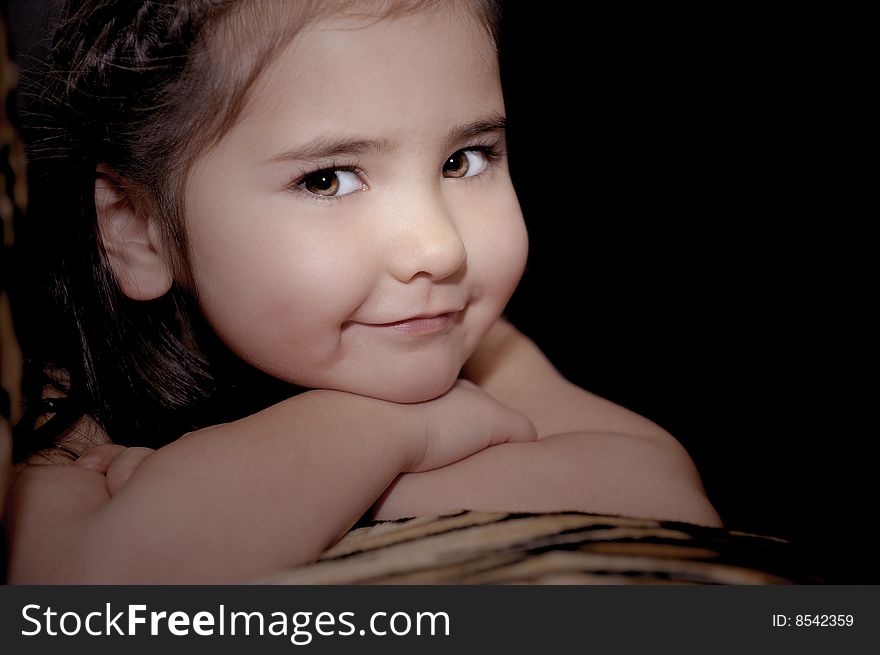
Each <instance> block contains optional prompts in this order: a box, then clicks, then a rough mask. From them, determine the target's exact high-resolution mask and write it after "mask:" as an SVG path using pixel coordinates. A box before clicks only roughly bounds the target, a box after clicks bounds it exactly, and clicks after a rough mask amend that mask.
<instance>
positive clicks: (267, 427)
mask: <svg viewBox="0 0 880 655" xmlns="http://www.w3.org/2000/svg"><path fill="white" fill-rule="evenodd" d="M533 438H534V429H533V428H532V427H531V425H530V424H529V422H528V420H527V419H525V418H524V417H522V416H521V415H518V414H516V413H514V412H511V411H510V410H508V409H506V408H504V407H502V406H501V405H500V404H499V403H497V402H496V401H494V400H492V399H491V398H490V397H489V396H488V395H487V394H485V393H483V392H482V391H480V390H479V389H478V388H476V386H474V385H472V384H468V383H465V384H462V383H458V384H456V386H455V387H453V389H452V390H451V391H450V392H449V393H447V394H446V395H445V396H443V397H441V398H439V399H436V400H433V401H430V402H429V403H421V404H417V405H398V404H395V403H388V402H384V401H379V400H375V399H371V398H365V397H362V396H356V395H353V394H346V393H341V392H335V391H311V392H307V393H304V394H301V395H299V396H296V397H294V398H291V399H289V400H287V401H284V402H282V403H279V404H277V405H275V406H273V407H270V408H268V409H266V410H264V411H262V412H259V413H258V414H255V415H253V416H250V417H247V418H245V419H242V420H240V421H235V422H233V423H228V424H223V425H218V426H214V427H211V428H208V429H205V430H200V431H198V432H194V433H190V434H188V435H185V436H183V437H181V438H180V439H178V440H177V441H175V442H173V443H171V444H169V445H168V446H165V447H163V448H161V449H159V450H158V451H156V452H155V453H152V454H151V455H150V456H149V457H146V458H144V459H143V460H142V461H141V462H140V464H139V465H138V466H137V468H136V469H135V470H134V472H133V473H132V474H131V477H130V478H129V479H128V480H127V482H126V483H125V484H124V486H123V487H122V488H121V489H119V490H118V492H117V493H116V495H113V496H112V497H111V495H110V493H109V491H108V489H107V487H106V485H105V482H104V475H103V474H102V473H101V471H100V467H94V468H91V467H89V466H71V465H47V466H30V467H27V468H26V469H25V470H24V471H23V472H22V473H21V474H20V475H19V476H18V478H17V479H16V481H15V483H14V484H13V487H12V489H11V492H10V502H9V513H8V515H7V519H8V527H9V582H10V583H90V584H102V583H158V584H161V583H171V582H173V583H211V582H224V583H231V582H243V581H248V580H252V579H254V578H256V577H258V576H260V575H262V574H265V573H267V572H270V571H274V570H277V569H279V568H282V567H285V566H291V565H294V564H298V563H302V562H305V561H309V560H311V559H314V557H316V556H317V555H318V554H319V553H320V552H321V551H322V550H323V549H324V548H326V547H327V546H328V545H329V544H330V543H332V542H333V541H334V540H335V539H336V538H337V537H338V536H339V535H340V534H342V533H343V532H344V531H345V530H347V529H348V528H349V527H350V526H351V525H352V524H353V523H354V522H355V521H356V520H357V519H358V518H359V517H360V516H361V515H362V514H363V513H364V511H365V510H366V509H367V508H368V507H369V506H370V504H371V503H372V502H373V501H374V500H375V499H376V498H377V497H378V496H379V495H380V494H381V493H382V491H383V490H384V489H385V488H386V487H387V486H388V484H389V483H390V482H391V481H393V480H394V478H395V477H396V476H397V475H398V474H399V473H400V472H402V471H418V470H428V469H431V468H434V467H437V466H444V465H446V464H449V463H450V462H453V461H456V460H458V459H461V458H463V457H466V456H468V455H470V454H472V453H474V452H476V451H478V450H481V449H483V448H486V447H488V446H490V445H493V444H496V443H501V442H503V441H506V440H508V439H512V440H518V439H533ZM72 490H75V491H76V494H72V493H70V492H71V491H72Z"/></svg>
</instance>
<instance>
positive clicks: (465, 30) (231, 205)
mask: <svg viewBox="0 0 880 655" xmlns="http://www.w3.org/2000/svg"><path fill="white" fill-rule="evenodd" d="M351 27H352V24H351V23H350V22H347V21H346V20H344V19H341V18H332V19H328V20H326V21H321V22H319V23H315V24H314V25H312V26H311V27H309V28H308V29H306V30H305V31H304V32H302V33H301V34H300V35H299V36H298V37H297V39H296V40H295V41H294V42H293V43H292V44H291V46H290V47H289V48H287V49H286V50H284V51H283V52H282V53H281V54H280V55H279V57H278V59H277V60H275V61H274V62H273V63H272V65H271V66H270V67H269V69H268V70H267V71H266V73H265V76H264V77H262V78H261V79H260V80H259V81H258V83H257V85H256V86H255V87H254V89H253V90H252V95H251V96H250V100H249V102H248V104H247V106H246V108H245V111H244V113H243V115H242V116H241V119H240V121H239V123H238V124H237V125H236V126H235V127H234V128H233V129H232V130H231V131H230V132H229V133H228V134H226V135H225V137H224V138H223V139H222V140H221V141H220V142H219V143H218V144H217V145H216V146H215V147H214V148H212V149H211V150H209V151H208V152H207V153H205V154H204V155H203V156H202V157H201V158H200V159H199V160H198V161H197V163H196V165H195V167H194V168H193V170H192V172H191V174H190V176H189V178H188V179H187V185H186V193H187V195H186V210H187V211H186V216H187V230H188V233H189V237H190V242H191V253H190V254H191V258H192V261H193V264H194V269H195V270H194V274H195V280H196V284H197V288H198V292H199V297H200V302H201V304H202V308H203V310H204V312H205V314H206V316H207V318H208V320H209V322H210V323H211V325H212V326H213V327H214V329H215V330H216V331H217V333H218V334H219V335H220V336H221V337H222V338H223V339H224V341H225V342H226V343H227V345H229V347H230V348H231V349H233V350H234V351H235V352H236V353H238V354H239V355H240V356H241V357H242V358H244V359H246V360H247V361H249V362H251V363H253V364H254V365H255V366H258V367H259V368H261V369H263V370H264V371H267V372H269V373H271V374H273V375H275V376H277V377H279V378H283V379H285V380H288V381H291V382H295V383H297V384H299V385H302V386H306V387H311V388H313V389H315V391H309V392H307V393H305V394H301V395H299V396H296V397H294V398H291V399H289V400H287V401H284V402H283V403H279V404H278V405H275V406H273V407H271V408H268V409H267V410H264V411H263V412H260V413H258V414H255V415H253V416H251V417H245V418H243V419H241V420H240V421H235V422H232V423H229V424H223V425H219V426H215V427H212V428H208V429H207V430H201V431H197V432H195V433H191V434H189V435H185V436H184V437H182V438H181V439H179V440H177V441H175V442H173V443H172V444H169V445H168V446H166V447H164V448H161V449H159V450H158V451H155V452H154V451H150V450H149V449H134V448H129V449H125V448H122V447H120V446H117V445H113V444H110V443H105V444H104V445H100V446H98V447H97V448H93V449H91V450H89V451H88V452H87V453H86V454H85V455H84V456H83V457H81V458H80V459H79V460H78V461H77V462H76V464H75V465H73V466H70V465H50V466H31V467H27V468H26V469H25V470H24V471H23V472H21V474H20V475H19V476H18V479H17V481H16V483H15V485H14V487H13V491H12V494H11V500H10V508H11V509H10V513H9V514H10V521H9V526H10V529H9V533H10V555H11V557H10V581H11V582H38V581H42V582H84V581H86V582H93V583H99V582H234V581H247V580H250V579H253V578H255V577H257V576H259V575H262V574H265V573H269V572H271V571H273V570H277V569H278V568H280V567H283V566H290V565H293V564H297V563H301V562H307V561H310V560H312V559H314V558H315V557H316V556H317V555H318V554H319V553H320V552H321V551H322V550H323V549H324V548H326V547H327V546H328V545H329V544H330V543H332V542H333V541H334V540H335V539H336V538H337V537H338V536H339V535H340V534H341V533H342V532H344V531H345V530H347V529H348V527H350V526H351V525H352V523H353V522H354V521H355V520H356V519H357V518H359V517H360V516H361V515H363V514H364V513H368V514H370V515H372V516H375V517H378V518H395V517H400V516H412V515H417V514H432V513H436V512H440V511H445V510H448V509H455V508H459V507H464V508H472V509H489V510H518V511H544V510H559V509H572V510H581V511H589V512H598V513H620V514H627V515H631V516H643V517H654V518H674V519H680V520H686V521H691V522H695V523H702V524H706V525H718V524H719V521H718V516H717V514H715V512H714V510H713V509H712V507H711V505H710V504H709V502H708V501H707V500H706V497H705V494H704V493H703V490H702V487H701V485H700V480H699V476H698V475H697V473H696V470H695V469H694V467H693V464H692V463H691V461H690V459H689V458H688V456H687V454H686V453H685V452H684V450H683V449H682V448H681V446H680V445H679V444H678V442H677V441H676V440H675V439H674V438H673V437H672V436H671V435H669V434H668V433H666V432H665V431H664V430H662V429H661V428H659V427H658V426H656V425H654V424H653V423H651V422H650V421H648V420H647V419H644V418H643V417H640V416H638V415H636V414H634V413H632V412H629V411H628V410H626V409H624V408H622V407H619V406H617V405H614V404H613V403H610V402H608V401H606V400H603V399H601V398H598V397H597V396H595V395H593V394H590V393H589V392H587V391H585V390H582V389H579V388H577V387H575V386H574V385H571V384H570V383H569V382H568V381H566V380H565V379H564V378H562V376H560V375H559V374H558V372H557V371H556V370H555V369H554V368H553V366H552V365H551V364H550V363H549V362H548V361H547V359H546V358H545V357H544V356H543V354H542V353H541V352H540V350H539V349H538V348H537V347H536V346H535V345H534V344H533V343H532V342H531V341H529V340H528V339H527V338H526V337H525V336H524V335H522V334H521V333H520V332H519V331H517V330H516V329H515V328H514V327H513V326H511V325H510V324H509V323H507V322H506V321H504V320H501V319H499V317H500V315H501V312H502V310H503V307H504V305H505V304H506V302H507V300H508V299H509V296H510V294H511V293H512V292H513V289H514V287H515V286H516V284H517V282H518V280H519V278H520V275H521V273H522V269H523V266H524V262H525V257H526V250H527V240H526V234H525V230H524V227H523V221H522V215H521V213H520V210H519V205H518V203H517V200H516V196H515V193H514V191H513V188H512V186H511V183H510V178H509V174H508V171H507V166H506V161H505V159H504V158H503V156H502V157H500V158H498V159H496V160H494V161H493V162H492V166H489V167H486V166H484V164H485V163H488V162H487V161H484V160H482V159H481V156H480V155H479V154H478V152H477V151H476V150H475V148H476V147H481V146H485V145H486V144H488V143H490V142H493V143H495V145H496V146H499V143H497V142H500V141H501V140H502V139H503V135H501V134H500V133H498V132H497V131H494V132H492V133H487V134H481V135H478V136H476V137H473V136H472V137H471V138H456V139H450V138H449V134H450V133H452V132H454V131H455V129H456V128H461V127H462V126H464V125H468V124H473V123H474V122H475V121H484V120H485V119H486V117H487V116H492V115H496V116H497V115H503V110H504V106H503V98H502V95H501V87H500V82H499V78H498V70H497V64H496V60H495V55H494V52H493V50H492V48H491V43H490V41H489V39H488V37H487V36H486V35H485V33H484V32H483V31H482V28H481V27H480V26H479V25H478V24H477V22H476V21H475V20H474V19H473V18H472V17H471V16H469V15H465V14H456V13H454V12H453V13H442V14H440V13H419V14H413V15H407V16H403V17H398V18H394V19H387V20H383V21H378V22H374V23H371V24H370V25H369V26H366V27H364V26H363V25H359V26H358V27H359V29H355V30H352V29H350V28H351ZM437 53H443V56H442V57H439V56H437ZM341 135H342V136H345V137H347V138H349V139H350V138H358V139H367V140H375V141H378V142H380V143H381V144H382V145H392V147H388V148H373V147H370V148H367V149H366V150H365V151H363V152H361V153H360V154H359V155H358V156H357V158H356V159H355V158H353V157H350V156H347V155H341V154H337V155H336V156H335V157H333V158H330V159H329V161H328V159H327V158H318V159H316V160H315V159H314V158H312V160H310V161H308V162H302V161H299V160H294V161H291V160H285V161H280V162H279V161H272V160H275V159H277V157H278V155H279V154H280V153H284V152H289V151H291V150H296V149H299V148H301V147H302V146H303V144H304V143H306V142H308V141H310V140H313V139H315V138H317V137H322V138H327V137H333V138H336V137H339V136H341ZM499 149H500V146H499ZM471 151H473V152H471ZM468 153H469V154H470V156H468ZM450 160H451V161H452V164H453V165H451V166H448V165H447V162H449V161H450ZM463 161H467V162H468V165H469V166H470V167H471V168H469V169H468V171H470V172H471V173H473V172H474V171H477V173H476V174H473V175H471V176H469V177H455V176H449V175H447V174H446V173H448V172H449V171H455V172H460V171H461V169H462V168H463V166H464V164H463ZM340 165H344V166H352V167H354V168H355V169H356V172H354V173H349V174H348V175H342V176H340V178H336V177H333V181H334V182H339V184H340V188H341V189H342V190H343V191H344V192H346V193H345V194H344V195H342V196H341V197H339V198H337V199H334V200H327V199H321V198H314V197H310V196H309V195H308V194H307V193H306V191H304V190H303V187H302V186H298V185H300V184H302V183H303V182H304V180H303V175H305V174H307V173H312V172H314V171H315V170H316V169H326V168H329V167H332V166H340ZM122 182H123V181H121V180H118V179H117V178H116V177H115V175H114V173H113V172H112V171H109V170H100V171H99V175H98V179H97V180H96V207H97V210H98V216H99V220H100V221H101V229H102V236H103V238H104V242H105V247H106V250H107V252H108V255H109V257H110V263H111V266H113V269H114V272H115V273H116V276H117V279H118V281H119V283H120V286H121V287H122V289H123V291H124V292H125V293H127V294H128V295H129V296H131V297H132V298H135V299H149V298H153V297H156V296H158V295H161V294H162V293H164V291H165V290H167V287H168V284H170V271H169V270H168V268H167V267H166V266H165V265H164V262H165V261H166V259H167V257H165V256H164V254H163V249H162V244H161V242H160V241H159V240H158V239H157V235H156V230H155V224H154V223H153V222H152V221H151V220H150V219H149V217H148V216H142V215H140V214H138V213H137V212H136V210H135V209H134V207H135V206H136V205H135V203H132V202H130V201H129V200H128V199H127V198H126V196H125V192H124V188H125V185H124V184H123V183H122ZM305 182H311V185H309V184H306V185H305V187H306V188H312V189H319V188H320V185H319V184H316V183H315V178H309V179H308V180H305ZM332 186H333V185H332V184H331V185H330V187H331V188H332ZM294 189H298V190H294ZM306 190H307V189H306ZM349 191H350V193H349ZM440 311H448V312H450V316H449V317H448V319H441V323H443V322H444V321H445V323H443V326H442V329H441V330H439V331H437V332H435V333H431V334H426V335H415V334H412V333H405V332H401V331H399V330H394V329H393V328H388V327H381V325H382V324H386V323H389V322H392V321H398V320H400V319H404V318H408V317H411V316H415V315H420V314H434V313H437V312H440ZM459 375H461V376H462V377H465V378H467V379H468V380H469V382H464V381H462V380H461V379H459ZM79 430H80V431H81V432H82V433H83V434H86V433H88V434H90V435H92V436H94V435H93V432H94V430H95V426H93V425H89V424H88V422H85V423H84V424H83V425H81V426H79ZM98 438H99V439H103V440H104V441H109V439H107V437H106V435H102V436H99V437H98ZM328 480H345V481H346V483H345V484H344V485H339V484H327V481H328ZM184 498H185V499H186V500H187V502H181V499H184ZM279 498H290V499H301V498H307V499H308V502H295V501H291V502H290V503H289V504H288V506H286V507H285V510H284V512H278V511H277V509H278V499H279ZM230 516H234V517H237V518H236V520H234V521H230V520H229V517H230ZM306 525H307V526H309V530H304V529H303V526H306ZM168 543H174V545H175V546H174V549H173V552H169V549H168V548H167V544H168ZM206 544H210V547H206Z"/></svg>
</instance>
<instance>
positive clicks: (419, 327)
mask: <svg viewBox="0 0 880 655" xmlns="http://www.w3.org/2000/svg"><path fill="white" fill-rule="evenodd" d="M444 9H447V10H446V11H440V12H432V13H430V14H428V13H418V14H414V15H408V16H404V17H398V18H391V19H385V20H381V21H378V22H375V23H373V24H370V25H368V26H364V24H363V22H361V23H357V24H356V23H352V22H351V21H350V20H348V21H346V20H344V19H342V18H333V19H327V20H322V21H319V22H316V23H314V24H311V25H310V26H309V27H307V28H306V29H305V30H303V31H302V32H300V34H299V35H298V37H297V38H296V39H295V40H294V41H293V43H292V44H291V45H290V46H289V47H287V49H286V50H284V51H282V53H281V54H280V55H279V56H278V58H277V59H276V60H274V61H273V63H272V64H271V65H270V67H269V68H268V69H267V70H266V71H265V73H264V74H263V75H262V76H261V78H260V79H259V80H258V82H257V84H256V85H255V86H254V87H253V88H252V90H251V94H250V96H249V98H248V102H247V105H246V107H245V109H244V111H243V112H242V115H241V118H240V120H239V121H238V123H237V124H236V125H235V127H233V129H232V130H231V131H230V132H228V133H227V134H226V135H225V136H224V138H223V139H222V140H221V141H220V143H219V144H218V145H217V146H216V147H214V148H213V149H211V150H209V151H208V152H207V153H206V154H205V155H204V156H203V157H202V158H201V159H200V160H199V161H198V162H197V163H196V165H195V166H194V168H193V170H192V173H191V175H190V177H189V179H188V181H187V190H186V220H187V230H188V235H189V239H190V249H191V250H190V254H191V259H192V262H193V268H194V274H195V280H196V286H197V289H198V292H199V296H200V303H201V306H202V309H203V311H204V312H205V315H206V317H207V319H208V321H209V322H210V323H211V325H212V326H213V327H214V329H215V330H216V331H217V333H218V334H219V336H220V338H221V339H222V340H223V341H224V342H225V343H226V344H227V346H229V347H230V348H231V349H232V350H233V351H234V352H236V353H237V354H238V355H239V356H240V357H242V358H243V359H245V360H246V361H248V362H250V363H251V364H253V365H254V366H256V367H257V368H259V369H261V370H263V371H265V372H266V373H269V374H271V375H273V376H275V377H277V378H280V379H283V380H286V381H288V382H291V383H294V384H298V385H301V386H304V387H309V388H326V389H338V390H341V391H348V392H352V393H358V394H362V395H366V396H372V397H376V398H382V399H385V400H390V401H395V402H420V401H424V400H429V399H431V398H434V397H436V396H438V395H441V394H443V393H445V392H446V391H447V390H448V389H449V388H450V387H451V386H452V384H453V383H454V382H455V380H456V377H457V376H458V373H459V370H460V369H461V367H462V365H463V364H464V362H465V361H466V360H467V358H468V357H469V356H470V355H471V354H472V353H473V352H474V350H475V348H476V346H477V344H478V342H479V341H480V340H481V338H482V337H483V336H484V335H485V334H486V332H487V331H488V330H489V328H490V327H491V325H492V323H493V322H494V321H495V320H496V319H497V318H498V316H499V315H500V314H501V312H502V310H503V309H504V307H505V305H506V303H507V301H508V299H509V298H510V295H511V294H512V293H513V290H514V288H515V287H516V284H517V282H518V281H519V279H520V276H521V275H522V271H523V268H524V266H525V260H526V253H527V249H528V245H527V237H526V231H525V227H524V224H523V219H522V214H521V212H520V208H519V204H518V202H517V198H516V195H515V193H514V190H513V187H512V185H511V181H510V177H509V173H508V169H507V162H506V158H505V157H504V131H503V128H502V126H501V125H502V122H503V116H504V102H503V98H502V94H501V86H500V82H499V75H498V68H497V61H496V56H495V53H494V50H493V44H492V42H491V40H490V38H489V37H488V36H487V35H486V33H485V32H484V30H483V28H482V26H481V25H480V24H479V23H478V22H477V20H476V19H475V18H473V17H471V16H470V15H468V14H466V13H464V12H457V13H451V12H450V11H449V10H448V5H447V6H444ZM417 317H422V318H426V319H427V320H414V319H415V318H417Z"/></svg>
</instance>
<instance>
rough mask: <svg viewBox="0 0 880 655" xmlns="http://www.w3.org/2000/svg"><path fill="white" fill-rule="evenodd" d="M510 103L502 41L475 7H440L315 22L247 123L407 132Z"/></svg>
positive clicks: (255, 96) (258, 89)
mask: <svg viewBox="0 0 880 655" xmlns="http://www.w3.org/2000/svg"><path fill="white" fill-rule="evenodd" d="M502 108H503V100H502V97H501V87H500V81H499V76H498V62H497V54H496V50H495V44H494V41H493V39H492V38H491V36H490V35H489V33H488V31H487V29H486V28H485V26H484V25H483V24H482V22H481V21H480V19H479V18H478V17H477V16H476V15H475V13H474V10H473V8H470V9H466V8H463V7H461V5H460V4H459V3H445V2H443V3H436V4H434V5H432V6H429V7H425V8H422V9H420V10H418V11H408V12H405V13H403V14H399V15H391V16H388V17H384V18H375V17H370V18H365V17H363V16H352V15H347V14H337V15H332V16H327V17H322V18H318V19H315V20H313V21H311V22H308V23H307V24H306V25H305V26H304V27H303V28H302V29H300V30H299V31H298V33H297V34H296V36H295V37H294V38H293V39H292V40H291V41H290V42H289V43H288V44H287V45H286V46H285V47H284V48H282V49H281V50H280V52H279V53H278V54H277V55H276V56H275V57H274V58H273V59H272V61H271V62H270V63H269V64H268V66H267V67H266V68H265V69H264V70H263V72H262V74H261V75H260V76H259V77H258V78H257V80H256V81H255V83H254V84H253V86H252V87H251V89H250V92H249V93H248V95H247V97H246V98H245V104H244V106H243V110H242V113H241V114H240V116H239V121H238V122H239V123H240V124H241V123H244V124H247V125H251V126H255V125H256V126H259V125H261V124H262V125H264V126H269V125H276V124H277V123H278V121H279V120H282V121H286V122H288V125H287V127H288V128H289V129H290V130H291V131H293V132H296V131H298V130H297V129H296V128H297V126H310V128H312V129H320V128H321V127H322V124H326V127H327V129H338V128H339V127H340V124H339V123H340V121H341V122H347V123H350V126H351V127H357V124H358V123H365V124H370V123H373V124H376V125H380V124H383V123H389V122H393V123H394V125H395V127H397V128H399V129H401V130H405V129H407V128H408V127H410V128H412V127H414V126H415V124H417V123H419V122H420V121H421V122H425V121H428V120H436V119H437V117H438V115H441V114H442V115H445V116H447V117H448V118H450V119H453V118H454V119H457V118H459V117H458V116H453V114H456V113H460V114H462V117H466V116H465V115H467V116H469V115H472V114H473V113H474V112H477V113H489V112H491V111H495V112H500V111H501V110H502Z"/></svg>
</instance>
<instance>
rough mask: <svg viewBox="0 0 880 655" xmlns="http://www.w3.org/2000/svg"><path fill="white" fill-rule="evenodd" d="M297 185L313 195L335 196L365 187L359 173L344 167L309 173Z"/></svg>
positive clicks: (345, 194) (344, 194)
mask: <svg viewBox="0 0 880 655" xmlns="http://www.w3.org/2000/svg"><path fill="white" fill-rule="evenodd" d="M297 186H298V187H299V188H300V189H302V190H303V191H304V192H306V193H310V194H312V195H313V196H322V197H325V198H335V197H339V196H347V195H348V194H350V193H354V192H355V191H360V190H361V189H363V188H364V184H363V182H362V181H361V178H360V177H359V176H358V174H357V173H355V172H354V171H350V170H345V169H342V168H327V169H324V170H322V171H315V172H314V173H309V174H308V175H306V176H305V177H303V178H302V181H301V182H300V183H299V184H297Z"/></svg>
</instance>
